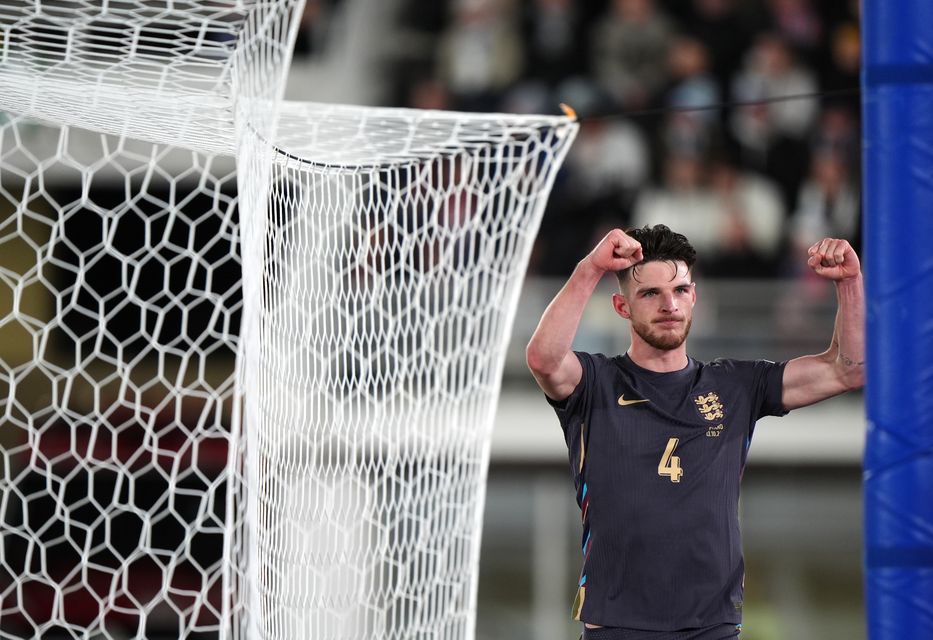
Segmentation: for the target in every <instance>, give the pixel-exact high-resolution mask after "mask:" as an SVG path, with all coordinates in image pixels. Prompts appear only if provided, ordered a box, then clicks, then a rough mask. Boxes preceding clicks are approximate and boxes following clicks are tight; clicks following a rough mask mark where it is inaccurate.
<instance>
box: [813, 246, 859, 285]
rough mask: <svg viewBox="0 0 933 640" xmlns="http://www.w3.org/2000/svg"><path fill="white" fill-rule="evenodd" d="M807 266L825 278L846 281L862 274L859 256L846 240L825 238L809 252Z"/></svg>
mask: <svg viewBox="0 0 933 640" xmlns="http://www.w3.org/2000/svg"><path fill="white" fill-rule="evenodd" d="M807 255H808V256H810V257H809V258H808V259H807V266H808V267H810V268H811V269H813V271H814V272H815V273H816V274H817V275H819V276H822V277H824V278H828V279H830V280H845V279H846V278H853V277H855V276H857V275H858V274H859V273H861V265H860V264H859V260H858V255H856V253H855V250H854V249H853V248H852V245H850V244H849V243H848V241H846V240H838V239H836V238H825V239H823V240H820V241H819V242H817V243H816V244H814V245H813V246H812V247H810V248H809V249H808V250H807Z"/></svg>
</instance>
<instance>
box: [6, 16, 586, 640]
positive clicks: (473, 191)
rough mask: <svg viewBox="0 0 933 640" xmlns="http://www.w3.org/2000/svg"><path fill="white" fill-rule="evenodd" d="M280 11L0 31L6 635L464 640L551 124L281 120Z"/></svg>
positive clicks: (294, 109)
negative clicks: (508, 352) (493, 443)
mask: <svg viewBox="0 0 933 640" xmlns="http://www.w3.org/2000/svg"><path fill="white" fill-rule="evenodd" d="M300 9H301V3H300V2H288V1H284V0H283V1H281V2H273V1H271V0H269V1H265V0H254V1H252V2H250V1H234V0H230V1H228V2H211V3H202V2H193V1H192V2H179V1H170V0H164V1H155V0H139V1H134V0H121V1H120V2H115V1H110V2H101V1H95V2H90V1H73V2H64V1H62V2H27V3H23V4H21V5H16V6H14V7H10V6H7V5H4V6H3V7H0V29H2V32H0V33H2V38H3V39H2V42H0V47H2V54H3V56H2V58H0V109H2V110H3V111H5V112H6V115H5V116H3V115H0V474H2V476H0V488H2V502H0V531H2V544H0V637H2V638H21V637H73V638H85V637H98V636H99V637H106V638H122V637H157V636H160V635H164V636H169V637H235V638H245V637H248V638H308V637H313V638H321V639H327V638H334V639H337V638H348V637H354V638H355V637H366V638H386V639H391V638H415V637H431V638H438V639H448V638H449V639H454V638H470V637H472V636H473V629H474V626H475V609H476V584H477V570H478V557H479V542H480V536H481V523H482V511H483V504H484V496H485V493H484V492H485V477H486V468H487V465H488V459H489V440H490V437H489V436H490V431H491V428H492V421H493V416H494V412H495V405H496V401H497V398H498V393H499V385H500V381H501V374H502V366H503V360H504V353H505V347H506V344H507V341H508V334H509V331H510V328H511V324H512V320H513V318H514V314H515V312H516V305H517V296H518V290H519V287H520V285H521V280H522V276H523V272H524V269H525V266H526V264H527V261H528V257H529V254H530V251H531V247H532V242H533V239H534V236H535V233H536V232H537V228H538V225H539V223H540V219H541V215H542V213H543V208H544V205H545V201H546V199H547V195H548V193H549V191H550V188H551V186H552V184H553V181H554V179H555V175H556V172H557V170H558V168H559V167H560V164H561V162H562V160H563V157H564V154H565V153H566V151H567V149H568V147H569V145H570V144H571V142H572V140H573V138H574V135H575V134H576V124H575V123H573V122H572V121H570V120H568V119H566V118H558V117H542V116H510V115H501V114H457V113H445V112H427V111H418V110H409V109H378V108H364V107H350V106H338V105H323V104H309V103H281V102H280V96H281V91H282V87H283V84H284V76H285V70H286V68H287V64H288V51H289V50H290V43H291V38H293V36H294V28H295V25H296V16H297V15H298V12H299V11H300Z"/></svg>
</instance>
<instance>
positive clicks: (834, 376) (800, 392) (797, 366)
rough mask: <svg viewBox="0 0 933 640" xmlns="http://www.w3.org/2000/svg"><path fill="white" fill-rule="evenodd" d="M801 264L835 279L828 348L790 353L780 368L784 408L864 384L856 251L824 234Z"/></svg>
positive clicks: (862, 308)
mask: <svg viewBox="0 0 933 640" xmlns="http://www.w3.org/2000/svg"><path fill="white" fill-rule="evenodd" d="M808 254H809V256H810V257H809V259H808V260H807V265H808V266H809V267H810V268H811V269H813V271H815V272H816V273H817V275H820V276H822V277H824V278H827V279H829V280H833V281H834V282H835V284H836V298H837V300H838V304H839V308H838V310H837V311H836V324H835V327H834V328H833V340H832V343H831V344H830V346H829V349H827V350H826V351H824V352H823V353H821V354H819V355H811V356H803V357H800V358H795V359H793V360H791V361H790V362H788V363H787V366H786V367H785V368H784V390H783V393H782V401H783V404H784V408H785V409H787V410H788V411H790V410H791V409H796V408H798V407H805V406H807V405H811V404H814V403H816V402H819V401H821V400H825V399H826V398H831V397H833V396H836V395H839V394H840V393H844V392H846V391H851V390H853V389H859V388H861V387H862V386H863V385H864V384H865V295H864V288H863V284H862V271H861V266H860V264H859V259H858V255H856V253H855V250H854V249H852V247H851V245H849V243H848V242H846V241H845V240H837V239H834V238H826V239H825V240H821V241H820V242H817V243H816V244H814V245H813V246H812V247H810V249H809V251H808Z"/></svg>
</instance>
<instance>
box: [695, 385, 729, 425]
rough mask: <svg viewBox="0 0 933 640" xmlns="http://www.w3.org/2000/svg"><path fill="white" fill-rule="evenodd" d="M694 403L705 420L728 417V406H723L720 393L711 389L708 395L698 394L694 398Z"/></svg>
mask: <svg viewBox="0 0 933 640" xmlns="http://www.w3.org/2000/svg"><path fill="white" fill-rule="evenodd" d="M693 403H694V404H695V405H696V407H697V411H698V412H699V414H700V415H701V416H702V417H703V419H704V420H707V421H710V422H712V421H713V420H722V419H723V418H725V417H726V408H725V407H724V406H722V403H721V402H720V401H719V394H717V393H716V392H715V391H710V392H709V393H707V394H706V395H702V394H701V395H698V396H697V397H696V398H694V399H693Z"/></svg>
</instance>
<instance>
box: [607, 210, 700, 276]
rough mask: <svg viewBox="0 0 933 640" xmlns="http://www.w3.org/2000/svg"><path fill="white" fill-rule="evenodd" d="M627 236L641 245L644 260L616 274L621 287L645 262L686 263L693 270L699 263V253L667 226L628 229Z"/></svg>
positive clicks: (680, 235) (681, 235)
mask: <svg viewBox="0 0 933 640" xmlns="http://www.w3.org/2000/svg"><path fill="white" fill-rule="evenodd" d="M625 233H626V235H628V236H629V237H630V238H632V239H634V240H637V241H638V242H639V243H640V244H641V254H642V256H643V259H642V261H641V262H639V263H638V264H636V265H634V266H631V267H629V268H628V269H623V270H622V271H617V272H616V277H617V278H618V279H619V286H624V285H625V283H626V281H627V280H628V279H629V276H630V275H631V274H632V273H633V272H634V270H635V269H637V268H638V266H639V265H641V264H644V263H645V262H654V261H662V262H665V261H670V262H678V261H679V262H684V263H686V265H687V269H688V270H690V269H693V265H694V264H696V261H697V252H696V250H695V249H694V248H693V246H692V245H691V244H690V241H689V240H687V236H685V235H683V234H682V233H676V232H674V231H671V230H670V229H669V228H668V227H667V226H666V225H663V224H656V225H654V226H653V227H651V226H648V225H645V226H644V227H641V228H640V229H637V228H636V229H626V230H625Z"/></svg>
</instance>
